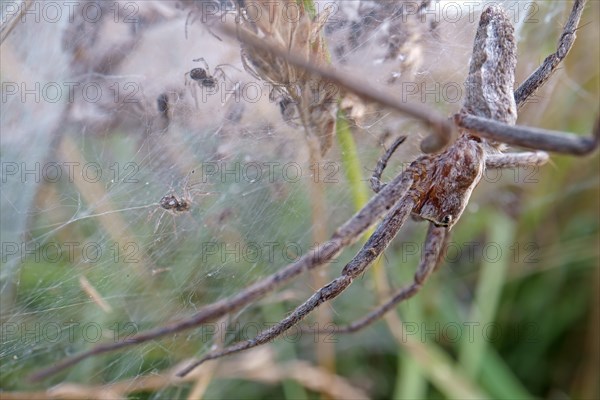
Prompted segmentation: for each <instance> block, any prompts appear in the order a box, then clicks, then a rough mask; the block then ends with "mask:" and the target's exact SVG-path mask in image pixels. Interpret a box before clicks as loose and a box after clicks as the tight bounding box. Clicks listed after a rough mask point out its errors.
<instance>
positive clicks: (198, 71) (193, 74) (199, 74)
mask: <svg viewBox="0 0 600 400" xmlns="http://www.w3.org/2000/svg"><path fill="white" fill-rule="evenodd" d="M192 61H194V62H201V63H203V66H204V68H203V67H196V68H192V69H191V70H190V71H189V72H186V73H185V74H184V78H185V84H186V86H190V91H191V93H192V96H193V97H194V102H195V103H196V108H198V97H197V96H198V95H197V93H196V89H197V88H198V87H199V88H200V89H202V88H206V89H209V90H211V93H216V91H217V90H218V86H219V81H225V79H226V78H227V75H225V71H223V67H224V66H229V67H231V68H235V67H234V66H233V65H229V64H219V65H217V66H216V67H215V68H214V70H213V72H212V73H211V72H210V68H209V67H208V63H207V62H206V60H205V59H204V58H203V57H201V58H196V59H194V60H192ZM236 69H237V68H236ZM192 85H193V87H192Z"/></svg>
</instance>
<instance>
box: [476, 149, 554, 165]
mask: <svg viewBox="0 0 600 400" xmlns="http://www.w3.org/2000/svg"><path fill="white" fill-rule="evenodd" d="M548 158H549V157H548V153H546V152H544V151H535V152H524V153H506V154H493V155H489V156H487V157H486V158H485V167H486V168H489V169H499V168H517V167H529V166H539V165H544V164H546V162H548Z"/></svg>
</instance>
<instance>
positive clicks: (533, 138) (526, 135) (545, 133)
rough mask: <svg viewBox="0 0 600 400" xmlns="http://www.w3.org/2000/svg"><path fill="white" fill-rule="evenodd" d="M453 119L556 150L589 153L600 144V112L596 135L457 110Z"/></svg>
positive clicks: (485, 133) (486, 133)
mask: <svg viewBox="0 0 600 400" xmlns="http://www.w3.org/2000/svg"><path fill="white" fill-rule="evenodd" d="M454 120H455V122H456V124H457V125H458V126H460V127H463V128H465V129H468V130H470V131H472V132H473V134H475V135H477V136H481V137H484V138H486V139H491V140H496V141H498V142H504V143H507V144H511V145H515V146H522V147H528V148H531V149H538V150H545V151H553V152H557V153H565V154H576V155H584V154H588V153H591V152H592V151H594V150H595V149H596V148H597V147H598V142H599V141H600V116H599V117H598V120H597V121H596V126H595V127H594V134H593V137H581V136H578V135H574V134H571V133H564V132H558V131H549V130H545V129H539V128H532V127H526V126H516V125H508V124H505V123H502V122H498V121H495V120H492V119H488V118H483V117H476V116H474V115H470V114H466V113H461V114H456V115H455V116H454Z"/></svg>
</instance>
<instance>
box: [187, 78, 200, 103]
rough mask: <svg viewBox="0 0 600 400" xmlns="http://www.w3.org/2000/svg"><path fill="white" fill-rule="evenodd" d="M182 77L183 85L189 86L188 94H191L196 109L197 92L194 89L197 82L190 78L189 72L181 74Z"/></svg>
mask: <svg viewBox="0 0 600 400" xmlns="http://www.w3.org/2000/svg"><path fill="white" fill-rule="evenodd" d="M183 77H184V79H185V86H188V87H189V90H190V94H191V95H192V97H193V98H194V104H195V105H196V109H198V108H200V107H199V106H198V93H196V89H197V87H198V86H197V84H196V82H194V80H193V79H192V78H190V72H189V71H188V72H186V73H185V74H184V75H183Z"/></svg>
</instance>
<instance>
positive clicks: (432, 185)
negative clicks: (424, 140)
mask: <svg viewBox="0 0 600 400" xmlns="http://www.w3.org/2000/svg"><path fill="white" fill-rule="evenodd" d="M484 168H485V152H484V148H483V145H482V143H481V140H479V139H478V138H474V137H472V136H469V135H463V136H461V137H459V138H458V139H457V141H456V142H455V143H454V144H453V145H452V146H450V148H448V149H447V150H446V151H444V152H443V153H441V154H436V155H425V156H421V157H419V158H418V159H416V160H415V161H414V162H413V163H412V164H411V165H410V166H409V169H411V170H414V171H415V173H413V186H412V187H411V189H410V192H409V193H410V194H411V196H412V197H413V199H414V201H415V206H414V208H413V211H412V212H413V214H415V215H417V216H419V217H421V218H423V219H425V220H427V221H430V222H432V223H433V224H434V225H436V226H445V227H448V229H450V228H452V226H453V225H454V224H455V223H456V221H458V219H459V218H460V216H461V215H462V213H463V211H464V210H465V207H466V206H467V203H468V202H469V199H470V197H471V193H472V192H473V189H475V187H476V186H477V184H478V183H479V181H480V180H481V176H482V175H483V171H484Z"/></svg>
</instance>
